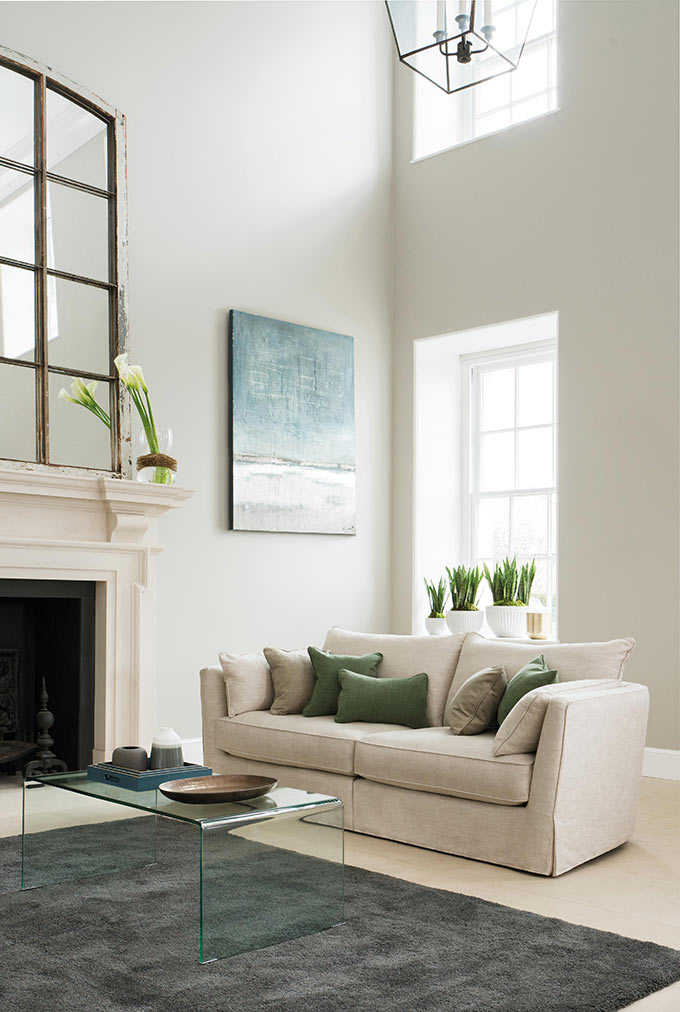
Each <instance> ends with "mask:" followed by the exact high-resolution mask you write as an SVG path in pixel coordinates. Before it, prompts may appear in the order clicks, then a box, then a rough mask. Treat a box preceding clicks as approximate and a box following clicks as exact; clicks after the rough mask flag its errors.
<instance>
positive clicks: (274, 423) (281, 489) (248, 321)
mask: <svg viewBox="0 0 680 1012" xmlns="http://www.w3.org/2000/svg"><path fill="white" fill-rule="evenodd" d="M230 380H231V383H230V385H231V405H232V413H231V466H232V482H231V526H232V528H233V529H234V530H239V531H291V532H296V533H314V534H355V533H356V508H355V444H354V340H353V338H351V337H347V336H346V335H344V334H334V333H331V332H329V331H325V330H316V329H315V328H313V327H303V326H300V325H298V324H294V323H284V322H283V321H281V320H270V319H268V318H267V317H264V316H253V315H251V314H250V313H241V312H237V311H235V310H234V311H232V312H231V314H230Z"/></svg>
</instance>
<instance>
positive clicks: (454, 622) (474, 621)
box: [446, 608, 484, 633]
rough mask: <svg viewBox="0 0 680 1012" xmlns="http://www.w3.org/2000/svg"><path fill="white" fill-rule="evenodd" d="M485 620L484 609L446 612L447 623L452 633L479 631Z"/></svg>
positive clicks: (450, 610)
mask: <svg viewBox="0 0 680 1012" xmlns="http://www.w3.org/2000/svg"><path fill="white" fill-rule="evenodd" d="M483 622H484V612H483V611H454V610H453V608H451V609H449V611H447V613H446V624H447V626H448V627H449V630H450V632H452V633H469V632H479V630H480V629H481V628H482V623H483Z"/></svg>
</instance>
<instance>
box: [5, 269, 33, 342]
mask: <svg viewBox="0 0 680 1012" xmlns="http://www.w3.org/2000/svg"><path fill="white" fill-rule="evenodd" d="M34 349H35V274H34V273H33V271H28V270H22V268H21V267H8V265H7V264H0V355H2V356H3V357H4V358H20V359H23V360H24V361H26V362H32V361H33V359H34Z"/></svg>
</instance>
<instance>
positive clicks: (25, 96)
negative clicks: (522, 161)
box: [0, 67, 34, 165]
mask: <svg viewBox="0 0 680 1012" xmlns="http://www.w3.org/2000/svg"><path fill="white" fill-rule="evenodd" d="M33 96H34V85H33V80H32V79H31V78H30V77H25V76H24V75H23V74H17V73H16V71H14V70H10V69H9V68H8V67H0V155H1V156H2V157H3V158H11V159H12V161H13V162H22V163H23V164H24V165H33V164H34V159H33Z"/></svg>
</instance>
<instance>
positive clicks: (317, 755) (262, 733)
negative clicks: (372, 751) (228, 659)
mask: <svg viewBox="0 0 680 1012" xmlns="http://www.w3.org/2000/svg"><path fill="white" fill-rule="evenodd" d="M216 724H217V728H216V732H215V742H216V744H217V745H218V746H219V748H221V749H223V750H224V751H225V752H228V753H229V755H234V756H239V757H240V758H242V759H258V760H259V761H260V762H265V763H277V764H279V765H282V766H299V767H302V768H306V769H310V770H324V771H325V772H327V773H344V774H345V775H347V776H352V775H353V774H354V746H355V743H356V742H357V741H358V740H359V739H360V738H365V737H367V736H368V735H372V734H376V733H378V732H382V731H394V730H396V729H397V725H396V724H368V723H366V724H365V723H363V722H361V721H355V722H353V723H351V724H336V723H335V717H333V716H327V717H304V716H303V715H302V714H301V713H290V714H286V715H285V716H277V715H276V714H273V713H270V712H269V711H268V710H256V711H254V712H252V713H240V714H239V715H238V717H220V718H218V720H217V721H216Z"/></svg>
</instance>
